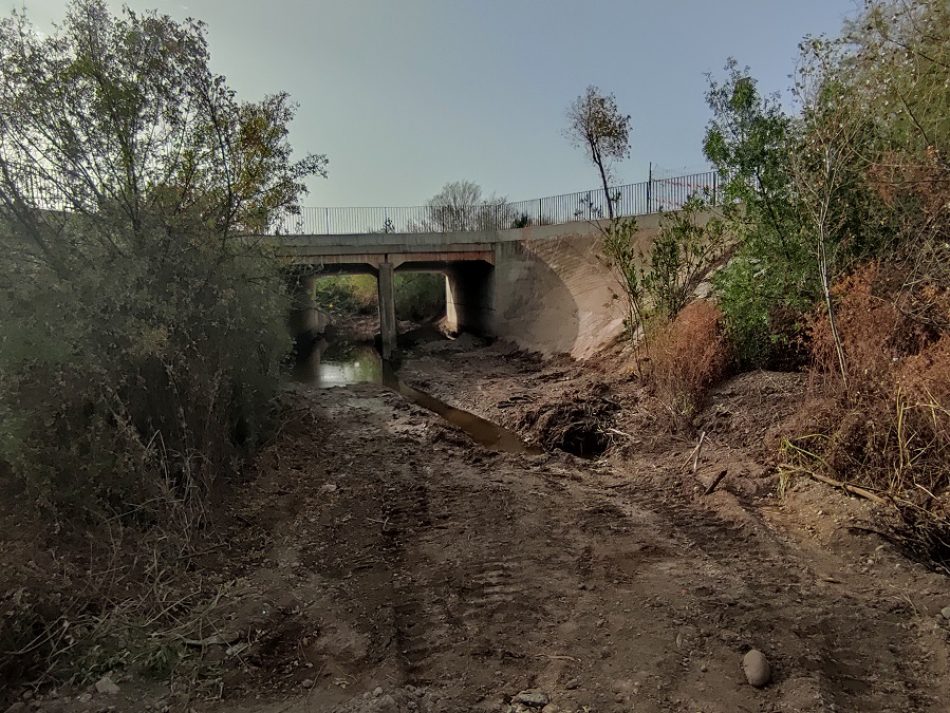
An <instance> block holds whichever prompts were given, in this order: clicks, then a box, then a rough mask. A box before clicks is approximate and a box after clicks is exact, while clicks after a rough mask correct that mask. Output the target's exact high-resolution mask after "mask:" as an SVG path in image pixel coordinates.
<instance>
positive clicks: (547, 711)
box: [541, 703, 561, 713]
mask: <svg viewBox="0 0 950 713" xmlns="http://www.w3.org/2000/svg"><path fill="white" fill-rule="evenodd" d="M541 713H561V709H560V708H558V707H557V706H556V705H554V704H553V703H548V704H547V705H546V706H545V707H544V708H542V709H541Z"/></svg>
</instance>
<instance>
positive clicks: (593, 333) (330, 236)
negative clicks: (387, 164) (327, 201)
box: [273, 172, 718, 358]
mask: <svg viewBox="0 0 950 713" xmlns="http://www.w3.org/2000/svg"><path fill="white" fill-rule="evenodd" d="M717 187H718V185H717V176H716V174H715V173H712V172H710V173H704V174H694V175H692V176H682V177H678V178H671V179H655V180H653V181H650V182H645V183H639V184H631V185H629V186H620V187H618V188H616V189H611V192H612V196H613V200H614V206H615V213H616V214H617V215H620V216H637V217H638V220H639V226H640V231H639V234H638V236H637V241H638V243H640V244H641V247H642V248H644V249H647V248H648V247H649V244H650V243H651V242H652V240H653V237H654V236H655V234H656V232H657V230H658V224H659V217H660V214H661V213H662V212H663V211H669V210H675V209H677V208H679V207H680V206H682V204H683V203H684V202H685V201H686V200H687V199H688V198H689V197H690V196H692V195H696V194H701V195H705V196H706V197H707V200H709V201H710V202H711V203H715V202H716V200H717V197H718V196H717ZM606 212H607V211H606V194H604V192H603V191H602V190H600V191H584V192H581V193H575V194H568V195H565V196H554V197H551V198H544V199H538V200H533V201H521V202H519V203H504V204H499V205H480V206H421V207H415V208H335V209H330V208H303V209H301V212H300V213H299V214H297V215H292V216H281V217H280V218H279V219H278V220H277V221H276V225H275V227H274V230H273V235H274V237H277V238H278V240H277V241H276V242H277V246H278V252H279V254H280V256H281V257H282V258H283V259H284V260H286V261H287V263H288V266H291V267H292V268H293V269H292V273H293V275H294V277H295V287H296V296H295V300H294V308H293V313H292V315H291V330H292V331H293V332H294V334H295V335H301V334H306V333H312V332H319V331H322V327H323V326H324V324H323V320H324V319H325V318H324V317H323V316H322V313H321V312H320V310H319V309H318V306H317V305H316V303H315V302H314V299H313V295H314V285H315V281H316V280H317V279H318V278H319V277H321V276H325V275H334V274H354V273H363V274H371V275H374V276H375V277H376V278H377V287H378V298H379V299H378V302H379V317H380V334H381V337H382V348H383V355H384V356H385V357H387V358H388V357H389V356H390V355H391V354H392V352H393V351H394V349H395V347H396V339H397V336H398V335H397V325H396V315H395V300H394V294H393V285H394V275H395V273H396V272H402V271H428V272H440V273H442V274H444V275H445V278H446V281H445V282H446V322H447V326H448V328H449V329H451V330H453V331H462V330H464V331H469V332H473V333H475V334H480V335H486V336H498V337H506V338H509V339H511V340H513V341H515V342H516V343H518V344H520V345H521V346H523V347H524V348H528V349H532V350H537V351H541V352H546V353H554V352H566V353H570V354H571V355H573V356H575V357H583V356H586V355H588V354H590V353H593V352H594V351H596V349H597V348H598V347H600V346H601V345H602V344H603V343H604V342H605V341H608V340H610V339H612V338H613V337H614V336H616V334H617V333H619V331H620V330H621V329H622V328H623V319H624V316H625V313H624V309H623V306H622V300H619V299H618V295H617V294H616V293H617V288H616V287H615V282H614V279H613V277H612V275H611V274H610V271H609V269H608V267H607V266H606V265H605V264H604V263H603V260H602V258H601V254H602V253H601V250H600V244H599V243H600V239H601V235H602V233H601V229H602V228H603V226H604V225H605V221H604V216H605V215H606ZM360 226H363V227H362V228H361V227H360ZM334 230H341V231H348V232H339V233H337V232H332V231H334Z"/></svg>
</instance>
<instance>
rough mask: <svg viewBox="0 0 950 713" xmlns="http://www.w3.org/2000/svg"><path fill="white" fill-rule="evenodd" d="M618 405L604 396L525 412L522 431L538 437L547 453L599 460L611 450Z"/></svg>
mask: <svg viewBox="0 0 950 713" xmlns="http://www.w3.org/2000/svg"><path fill="white" fill-rule="evenodd" d="M618 410H619V406H618V405H617V404H616V403H615V402H613V401H610V400H608V399H606V398H604V397H592V398H589V399H577V400H570V401H565V402H555V403H547V404H544V405H542V406H540V407H537V408H535V409H532V410H530V411H528V412H527V413H525V415H524V416H523V417H522V419H521V423H520V424H519V430H521V431H522V432H529V433H533V434H535V437H536V439H537V440H538V442H540V443H541V445H542V446H543V447H544V449H545V450H548V451H553V450H560V451H565V452H566V453H571V454H572V455H575V456H579V457H581V458H596V457H598V456H600V455H603V454H604V453H605V452H606V451H607V449H608V448H609V447H610V445H611V443H612V441H613V438H612V435H611V433H612V431H611V429H613V426H614V416H615V414H616V413H617V411H618Z"/></svg>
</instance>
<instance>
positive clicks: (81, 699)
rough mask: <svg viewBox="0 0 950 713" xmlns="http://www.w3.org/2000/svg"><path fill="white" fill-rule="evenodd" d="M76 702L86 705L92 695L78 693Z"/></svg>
mask: <svg viewBox="0 0 950 713" xmlns="http://www.w3.org/2000/svg"><path fill="white" fill-rule="evenodd" d="M76 700H77V701H79V702H80V703H88V702H89V701H91V700H92V694H91V693H80V694H79V695H78V696H76Z"/></svg>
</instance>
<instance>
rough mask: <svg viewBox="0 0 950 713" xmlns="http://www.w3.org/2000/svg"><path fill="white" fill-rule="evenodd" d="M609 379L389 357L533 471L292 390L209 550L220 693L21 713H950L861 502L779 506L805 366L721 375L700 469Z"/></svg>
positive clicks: (495, 350)
mask: <svg viewBox="0 0 950 713" xmlns="http://www.w3.org/2000/svg"><path fill="white" fill-rule="evenodd" d="M625 363H626V362H625V361H624V359H623V358H622V355H618V354H613V355H606V356H604V357H602V358H600V359H598V360H594V361H589V362H586V363H583V364H577V363H574V362H571V361H569V360H566V359H550V360H543V359H540V358H539V357H536V356H533V355H529V354H523V353H521V352H519V351H517V350H516V349H515V348H514V347H511V346H510V345H505V344H502V343H497V344H494V345H485V344H481V343H480V342H478V341H477V340H473V339H470V338H468V337H463V338H461V339H459V340H455V341H434V342H423V343H420V344H417V345H416V346H415V347H414V348H413V350H412V351H411V352H410V353H409V354H407V355H406V358H405V359H404V363H403V365H402V368H401V372H400V373H401V376H402V378H403V380H404V381H406V382H407V383H409V384H411V385H413V386H416V387H418V388H422V389H425V390H427V391H428V392H430V393H432V394H434V395H435V396H438V397H439V398H441V399H442V400H444V401H446V402H448V403H451V404H452V405H454V406H457V407H459V408H463V409H466V410H468V411H471V412H473V413H476V414H478V415H480V416H482V417H485V418H487V419H490V420H493V421H495V422H497V423H500V424H502V425H504V426H506V427H509V428H511V429H514V430H517V431H519V432H520V433H521V434H522V435H523V437H524V438H526V439H528V440H531V441H535V442H539V443H544V444H545V445H547V446H548V448H549V450H548V451H547V452H545V453H544V454H542V455H528V454H505V453H494V452H492V451H490V450H487V449H485V448H482V447H481V446H478V445H475V444H474V443H472V442H471V441H470V439H469V438H468V437H467V436H466V435H465V434H464V433H462V432H460V431H458V430H456V429H455V428H454V427H451V426H448V425H447V424H446V423H444V422H443V421H442V420H441V419H440V418H439V417H438V416H436V415H434V414H432V413H430V412H428V411H425V410H423V409H421V408H419V407H417V406H414V405H412V404H410V403H408V402H407V401H406V400H405V399H403V398H402V397H400V396H399V395H397V394H395V393H393V392H391V391H389V390H387V389H385V388H384V387H382V386H377V385H372V384H362V385H354V386H348V387H343V388H334V389H323V390H320V389H313V388H310V387H306V386H302V385H295V386H293V387H290V388H288V392H287V395H286V404H287V406H286V409H287V412H286V418H285V422H284V426H283V428H282V429H281V431H280V434H279V436H278V438H277V440H276V442H275V443H273V444H272V445H271V446H270V447H269V448H268V449H267V450H266V451H265V452H263V453H262V454H261V455H260V457H259V459H258V461H257V463H256V466H255V468H254V469H253V473H252V474H251V475H250V476H249V478H248V480H247V482H246V483H245V484H244V485H243V486H242V488H241V489H240V490H239V491H238V492H236V493H235V494H234V496H233V497H232V498H231V500H230V501H229V502H228V503H227V513H228V514H227V516H226V517H225V518H224V519H223V522H222V524H221V526H222V527H226V528H227V529H228V531H227V532H226V533H225V538H224V539H225V541H226V542H227V543H228V546H227V548H226V549H225V550H219V551H217V552H215V553H214V554H213V555H212V556H209V558H208V559H207V561H206V562H205V566H206V567H208V568H209V569H215V570H216V571H218V572H220V577H221V581H222V582H224V583H225V584H224V585H223V586H224V587H225V589H226V592H227V595H226V597H225V598H224V600H223V601H225V602H230V603H229V604H228V605H227V606H228V607H229V608H228V609H227V611H222V612H219V616H218V619H217V620H218V621H219V624H218V627H217V629H216V636H217V639H215V640H214V641H211V640H210V639H209V643H208V644H207V645H206V647H205V648H206V651H205V655H206V656H207V657H209V658H213V659H216V660H218V661H219V662H220V663H219V670H220V674H219V676H218V678H217V679H216V682H215V685H214V686H212V687H210V688H209V687H205V688H203V689H201V692H200V693H195V692H194V691H192V693H191V694H189V695H185V694H184V693H181V694H179V693H175V692H173V691H171V690H169V688H168V686H166V685H165V684H164V683H163V682H161V681H159V682H157V683H151V684H147V683H144V682H143V681H141V680H139V679H134V678H133V679H126V678H123V676H122V674H121V673H117V674H116V675H115V677H114V678H115V682H116V683H117V684H118V688H119V692H118V693H112V694H104V693H100V692H96V691H95V690H89V691H87V692H83V691H78V690H77V691H73V690H71V691H59V692H56V693H50V692H47V693H45V694H43V695H42V696H41V697H40V698H38V699H34V700H33V701H32V702H30V703H29V704H27V708H24V709H23V710H26V709H28V708H29V707H30V706H32V707H33V708H34V709H38V710H46V711H103V710H118V711H142V710H163V709H167V710H184V711H191V710H194V711H198V712H204V711H208V712H212V711H222V712H223V711H237V712H241V713H304V712H305V711H306V712H311V711H312V712H314V713H319V712H324V711H326V712H328V713H329V712H330V711H339V712H340V713H343V712H352V713H363V712H367V713H368V712H369V711H379V712H380V713H383V712H385V713H395V712H396V711H428V712H431V713H435V712H437V711H438V712H441V711H445V712H450V711H460V712H461V711H486V712H487V711H491V712H499V713H502V712H504V711H529V710H530V711H541V710H542V709H543V710H545V711H547V712H548V713H551V712H552V711H555V710H558V711H562V712H571V713H574V712H576V711H583V712H585V713H588V712H590V713H594V712H607V711H618V712H619V711H637V712H644V713H647V712H657V713H660V712H663V713H666V712H682V713H698V712H702V713H735V712H740V711H756V712H762V713H765V712H775V713H778V712H782V713H793V712H802V713H806V712H807V713H812V712H815V713H817V712H819V711H822V712H824V711H838V712H840V713H846V712H852V711H853V712H855V713H857V712H861V713H877V712H884V711H894V712H897V711H919V712H921V713H923V712H931V711H933V712H934V713H936V712H938V711H940V712H945V711H947V710H948V708H947V706H948V701H950V668H948V660H950V659H948V653H950V634H948V627H950V621H948V620H947V619H946V618H944V617H943V616H942V615H941V609H942V608H944V607H947V606H950V583H948V580H947V579H946V578H945V577H942V576H940V575H938V574H935V573H932V572H929V571H928V570H926V569H925V568H924V567H923V566H921V565H918V564H915V563H912V562H910V561H908V560H906V559H905V558H904V557H903V556H901V554H900V553H898V552H895V551H894V550H892V548H891V547H890V546H889V545H887V544H885V543H883V542H882V541H881V540H879V539H877V538H876V537H875V536H873V535H870V534H867V533H866V532H861V531H859V530H854V529H851V526H855V525H861V524H862V523H866V522H867V521H868V518H869V517H870V512H869V510H868V508H867V506H866V504H865V503H863V502H860V501H857V500H854V499H850V498H847V497H846V496H844V495H842V494H839V493H837V492H834V491H832V490H830V489H828V488H826V487H824V486H818V485H816V484H812V483H808V482H804V481H796V482H793V483H791V484H790V488H789V490H788V492H787V493H786V494H785V496H784V497H780V496H779V480H778V478H777V476H776V475H775V473H774V467H773V463H772V459H773V456H772V454H774V447H775V443H774V439H775V438H776V434H777V433H779V432H780V431H781V430H782V428H783V427H785V426H786V425H787V423H785V420H787V419H789V418H792V414H793V413H794V412H795V410H796V409H797V406H798V405H799V403H798V401H799V400H800V394H801V383H800V379H799V377H797V376H795V375H789V374H768V373H758V374H748V375H744V376H740V377H737V378H735V379H732V380H730V381H729V382H727V383H726V384H724V385H722V386H720V387H719V388H718V389H717V390H716V391H715V393H714V394H713V395H712V397H711V399H710V402H709V404H708V405H707V406H706V408H705V409H704V411H703V412H702V413H700V414H699V415H698V416H697V418H696V424H695V425H696V428H697V430H702V431H706V432H707V434H708V435H707V437H706V439H705V441H704V446H703V448H702V450H701V451H700V453H699V458H698V459H696V469H695V472H694V471H693V460H694V455H695V447H696V440H695V437H694V436H693V435H689V436H686V435H681V434H677V433H674V432H672V431H669V430H661V431H658V430H657V429H656V428H655V427H651V426H650V425H649V424H650V421H649V418H647V416H646V415H645V414H644V413H643V409H644V402H643V399H642V394H641V391H640V390H639V387H638V386H637V382H636V379H635V378H633V375H632V374H630V373H628V372H627V371H626V367H625V366H624V364H625ZM572 414H573V415H572ZM572 423H573V424H575V425H576V423H580V424H581V425H580V426H578V427H577V428H575V429H574V430H573V431H572V430H571V424H572ZM651 429H652V430H651ZM598 434H599V435H598ZM559 439H560V440H559ZM558 444H560V445H564V446H566V447H568V446H570V444H580V445H579V446H578V447H577V448H574V450H577V451H581V452H583V453H584V455H586V456H591V455H596V457H583V458H582V457H577V456H575V455H572V454H570V453H566V452H564V451H563V450H559V449H558V448H557V445H558ZM570 447H572V448H573V446H570ZM552 448H553V450H552ZM588 451H592V452H588ZM594 452H596V454H595V453H594ZM707 491H709V494H706V493H707ZM750 648H757V649H759V650H761V651H762V652H764V653H765V655H766V656H767V658H768V661H769V663H770V665H771V672H772V682H771V683H770V684H769V685H767V686H765V687H763V688H755V687H753V686H751V685H749V684H748V683H747V681H746V678H745V676H744V674H743V670H742V667H741V661H742V657H743V655H744V654H745V653H746V652H747V651H748V650H749V649H750ZM525 691H528V693H526V694H524V695H521V696H518V694H519V693H522V692H525ZM545 706H547V707H545Z"/></svg>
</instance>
